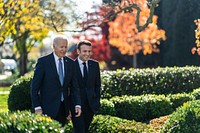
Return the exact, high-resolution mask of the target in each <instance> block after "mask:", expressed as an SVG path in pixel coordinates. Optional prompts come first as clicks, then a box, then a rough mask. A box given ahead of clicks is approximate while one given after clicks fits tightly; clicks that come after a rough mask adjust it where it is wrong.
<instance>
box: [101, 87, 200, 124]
mask: <svg viewBox="0 0 200 133" xmlns="http://www.w3.org/2000/svg"><path fill="white" fill-rule="evenodd" d="M197 90H199V89H197ZM194 92H197V91H196V90H194ZM194 92H192V93H189V94H186V93H182V94H173V95H171V94H170V95H167V96H165V95H153V94H147V95H141V96H127V95H124V96H116V97H113V98H111V99H110V100H107V99H102V100H101V107H100V110H99V111H98V114H104V115H105V114H107V115H112V116H117V117H120V118H124V119H128V120H136V121H140V122H146V121H149V120H151V119H153V118H158V117H160V116H164V115H169V114H171V113H172V112H173V111H175V110H176V108H177V107H179V106H181V105H183V103H185V102H187V101H191V100H193V99H196V98H195V97H194V96H193V95H192V94H193V93H194ZM195 94H196V93H195Z"/></svg>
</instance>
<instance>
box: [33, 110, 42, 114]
mask: <svg viewBox="0 0 200 133" xmlns="http://www.w3.org/2000/svg"><path fill="white" fill-rule="evenodd" d="M35 113H37V114H39V115H42V113H43V111H42V109H37V110H35Z"/></svg>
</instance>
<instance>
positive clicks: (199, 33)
mask: <svg viewBox="0 0 200 133" xmlns="http://www.w3.org/2000/svg"><path fill="white" fill-rule="evenodd" d="M194 23H195V24H196V26H197V28H196V30H195V38H196V41H195V43H196V47H193V48H192V50H191V52H192V54H195V53H196V52H197V54H198V55H200V19H197V20H194Z"/></svg>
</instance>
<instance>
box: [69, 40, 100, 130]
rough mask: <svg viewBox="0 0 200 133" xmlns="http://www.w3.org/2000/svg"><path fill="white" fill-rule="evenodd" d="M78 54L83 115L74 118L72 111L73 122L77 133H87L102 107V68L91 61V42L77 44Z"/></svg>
mask: <svg viewBox="0 0 200 133" xmlns="http://www.w3.org/2000/svg"><path fill="white" fill-rule="evenodd" d="M77 53H78V58H77V59H76V60H75V67H76V72H77V75H76V77H77V80H78V85H79V88H80V96H81V109H82V113H81V116H80V117H74V111H73V110H72V122H73V125H74V132H75V133H87V132H88V129H89V126H90V124H91V122H92V119H93V116H94V114H95V113H96V112H97V110H98V109H99V107H100V88H101V79H100V68H99V63H98V62H97V61H95V60H92V59H90V57H91V55H92V44H91V42H89V41H87V40H83V41H80V42H79V43H78V44H77Z"/></svg>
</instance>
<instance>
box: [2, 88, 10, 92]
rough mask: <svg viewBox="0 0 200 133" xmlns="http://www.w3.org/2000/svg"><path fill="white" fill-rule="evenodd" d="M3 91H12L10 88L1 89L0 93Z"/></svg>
mask: <svg viewBox="0 0 200 133" xmlns="http://www.w3.org/2000/svg"><path fill="white" fill-rule="evenodd" d="M2 91H10V87H0V92H2Z"/></svg>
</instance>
